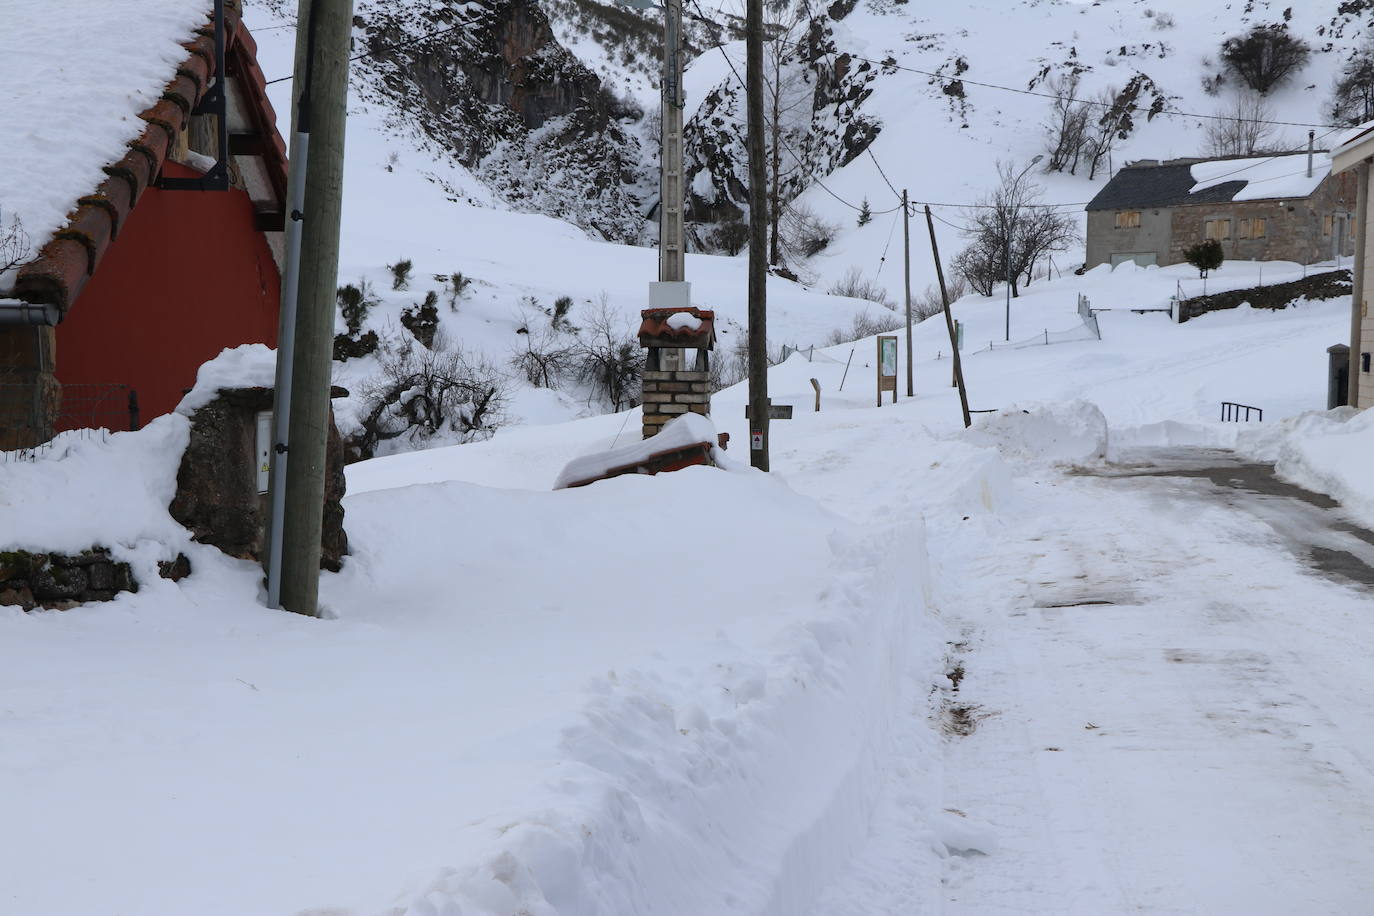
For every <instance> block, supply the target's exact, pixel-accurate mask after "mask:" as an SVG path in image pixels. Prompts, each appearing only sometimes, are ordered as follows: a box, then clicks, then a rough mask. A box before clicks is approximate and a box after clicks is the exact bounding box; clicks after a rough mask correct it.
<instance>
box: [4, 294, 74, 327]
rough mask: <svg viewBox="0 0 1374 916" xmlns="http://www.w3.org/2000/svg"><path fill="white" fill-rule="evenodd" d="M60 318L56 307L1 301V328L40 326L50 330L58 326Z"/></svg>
mask: <svg viewBox="0 0 1374 916" xmlns="http://www.w3.org/2000/svg"><path fill="white" fill-rule="evenodd" d="M59 317H60V315H59V313H58V309H57V306H55V305H51V304H48V303H42V304H39V303H33V302H24V301H22V300H20V299H0V326H14V325H40V326H42V327H49V328H50V327H53V326H55V325H56V324H57V320H58V318H59Z"/></svg>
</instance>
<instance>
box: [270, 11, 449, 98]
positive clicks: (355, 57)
mask: <svg viewBox="0 0 1374 916" xmlns="http://www.w3.org/2000/svg"><path fill="white" fill-rule="evenodd" d="M466 25H468V23H467V22H459V23H457V24H456V25H450V26H445V27H444V28H442V29H435V30H434V31H433V32H426V33H425V34H424V35H417V36H415V37H414V38H407V39H405V40H404V41H398V42H396V43H395V44H391V45H386V46H385V47H381V48H374V49H373V50H371V51H364V52H363V53H362V54H355V55H353V56H352V57H350V58H349V59H348V62H349V63H350V64H352V63H356V62H357V61H360V60H365V59H367V58H369V57H376V56H377V55H379V54H385V53H386V52H388V51H395V50H396V49H397V48H404V47H406V46H408V45H413V44H418V43H419V42H422V41H428V40H430V39H431V38H438V37H439V36H440V35H445V34H447V33H449V32H452V31H454V30H455V29H461V28H463V27H464V26H466ZM293 78H294V77H293V76H279V77H277V78H276V79H274V80H267V82H266V83H264V85H267V86H271V85H272V84H273V83H284V82H286V81H287V80H290V79H293Z"/></svg>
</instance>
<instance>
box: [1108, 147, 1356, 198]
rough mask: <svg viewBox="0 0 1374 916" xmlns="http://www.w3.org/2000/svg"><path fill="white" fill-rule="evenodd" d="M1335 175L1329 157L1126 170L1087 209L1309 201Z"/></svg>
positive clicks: (1195, 161) (1295, 155)
mask: <svg viewBox="0 0 1374 916" xmlns="http://www.w3.org/2000/svg"><path fill="white" fill-rule="evenodd" d="M1330 173H1331V161H1330V159H1328V158H1327V157H1326V155H1325V154H1323V155H1320V156H1314V157H1313V162H1312V175H1311V177H1308V176H1307V153H1305V152H1302V153H1291V154H1282V155H1277V156H1262V157H1255V158H1249V159H1184V160H1176V161H1172V162H1165V163H1163V164H1159V163H1156V162H1152V161H1151V162H1144V163H1136V164H1131V165H1127V166H1125V167H1124V168H1122V169H1121V170H1120V171H1118V172H1117V173H1116V174H1115V175H1113V176H1112V179H1111V181H1109V182H1107V184H1106V186H1105V187H1103V188H1102V190H1101V191H1099V192H1098V193H1097V196H1096V197H1094V198H1093V199H1092V201H1091V202H1090V203H1089V204H1088V207H1087V209H1089V210H1121V209H1125V208H1145V207H1177V206H1183V205H1187V204H1206V203H1222V202H1226V201H1233V200H1236V201H1243V200H1273V199H1292V198H1302V197H1308V196H1310V195H1311V194H1312V192H1314V191H1315V190H1316V189H1317V187H1318V186H1319V185H1320V184H1321V183H1322V181H1323V180H1325V179H1326V177H1327V176H1328V175H1329V174H1330Z"/></svg>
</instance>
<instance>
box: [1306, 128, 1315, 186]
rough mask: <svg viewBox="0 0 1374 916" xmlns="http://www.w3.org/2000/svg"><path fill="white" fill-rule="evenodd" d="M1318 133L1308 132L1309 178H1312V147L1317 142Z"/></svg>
mask: <svg viewBox="0 0 1374 916" xmlns="http://www.w3.org/2000/svg"><path fill="white" fill-rule="evenodd" d="M1316 136H1317V132H1316V131H1315V130H1309V131H1308V132H1307V177H1308V178H1311V177H1312V145H1313V143H1315V142H1316Z"/></svg>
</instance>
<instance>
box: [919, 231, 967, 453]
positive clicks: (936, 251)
mask: <svg viewBox="0 0 1374 916" xmlns="http://www.w3.org/2000/svg"><path fill="white" fill-rule="evenodd" d="M926 226H927V228H929V229H930V253H931V255H933V256H934V258H935V276H936V277H937V278H938V279H939V281H940V302H941V303H943V305H944V307H945V327H946V328H948V329H949V352H951V353H953V354H954V382H955V384H957V385H958V386H959V406H960V407H961V408H962V409H963V412H964V429H968V428H969V427H970V426H972V425H973V417H972V415H970V414H969V412H968V390H967V389H966V388H965V387H964V364H963V362H962V361H961V360H960V358H959V337H958V334H956V333H955V331H954V316H953V315H951V314H950V311H949V293H948V292H946V291H945V269H944V267H942V266H941V265H940V243H939V242H937V241H935V219H934V218H933V217H932V216H931V215H930V205H929V204H926Z"/></svg>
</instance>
